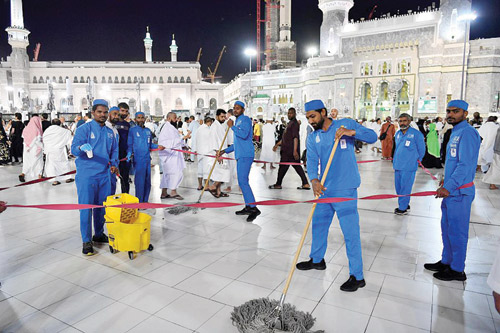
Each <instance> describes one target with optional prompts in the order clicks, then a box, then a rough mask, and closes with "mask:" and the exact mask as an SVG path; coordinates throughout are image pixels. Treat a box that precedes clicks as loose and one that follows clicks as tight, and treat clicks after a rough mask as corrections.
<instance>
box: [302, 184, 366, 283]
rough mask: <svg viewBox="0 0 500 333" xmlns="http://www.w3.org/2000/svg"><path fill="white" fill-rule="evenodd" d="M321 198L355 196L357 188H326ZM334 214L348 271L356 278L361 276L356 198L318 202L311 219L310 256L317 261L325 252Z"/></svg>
mask: <svg viewBox="0 0 500 333" xmlns="http://www.w3.org/2000/svg"><path fill="white" fill-rule="evenodd" d="M322 197H342V198H357V197H358V191H357V189H347V190H337V191H327V192H326V193H325V195H323V196H322ZM335 213H337V217H338V219H339V222H340V228H341V229H342V233H343V234H344V240H345V246H346V253H347V258H348V259H349V274H350V275H354V276H355V277H356V279H357V280H362V279H363V258H362V256H361V237H360V234H359V214H358V201H357V200H352V201H346V202H339V203H331V204H318V205H317V206H316V211H315V212H314V215H313V220H312V244H311V254H310V257H311V259H312V260H313V262H314V263H319V262H320V261H321V260H322V259H323V258H324V257H325V253H326V247H327V245H328V230H329V229H330V225H331V224H332V220H333V217H334V215H335Z"/></svg>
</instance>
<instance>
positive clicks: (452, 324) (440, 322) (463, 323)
mask: <svg viewBox="0 0 500 333" xmlns="http://www.w3.org/2000/svg"><path fill="white" fill-rule="evenodd" d="M432 332H436V333H447V332H460V333H462V332H463V333H465V332H467V333H494V332H495V326H494V324H493V319H492V318H491V317H490V318H488V317H483V316H478V315H474V314H472V313H467V312H462V311H458V310H453V309H449V308H443V307H440V306H433V309H432Z"/></svg>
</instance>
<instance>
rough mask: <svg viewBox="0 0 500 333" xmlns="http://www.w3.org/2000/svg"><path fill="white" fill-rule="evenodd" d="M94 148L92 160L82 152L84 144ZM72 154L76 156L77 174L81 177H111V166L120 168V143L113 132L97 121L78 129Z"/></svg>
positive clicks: (72, 145) (72, 146)
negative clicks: (81, 147)
mask: <svg viewBox="0 0 500 333" xmlns="http://www.w3.org/2000/svg"><path fill="white" fill-rule="evenodd" d="M86 143H88V144H90V145H91V146H92V154H93V157H92V158H88V157H87V153H86V152H84V151H82V150H80V146H82V145H84V144H86ZM71 153H72V154H73V155H75V156H76V161H75V163H76V172H77V176H81V177H86V178H87V177H89V178H90V177H102V176H109V172H110V171H109V166H110V164H111V166H115V167H118V142H117V140H116V138H115V135H114V133H113V131H112V130H111V129H110V128H109V127H107V126H106V125H104V126H101V125H100V124H99V123H98V122H96V121H95V120H92V121H91V122H88V123H85V124H83V125H82V126H80V127H78V128H77V129H76V131H75V136H74V138H73V142H72V144H71Z"/></svg>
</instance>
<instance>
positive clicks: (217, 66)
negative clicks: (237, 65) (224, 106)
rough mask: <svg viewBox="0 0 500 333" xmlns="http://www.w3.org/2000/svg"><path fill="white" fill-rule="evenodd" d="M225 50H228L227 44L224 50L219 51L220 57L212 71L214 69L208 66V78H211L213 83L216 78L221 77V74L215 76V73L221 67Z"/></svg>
mask: <svg viewBox="0 0 500 333" xmlns="http://www.w3.org/2000/svg"><path fill="white" fill-rule="evenodd" d="M224 52H226V46H225V45H224V46H223V47H222V50H221V51H220V53H219V59H217V63H216V64H215V68H214V70H213V71H212V69H211V68H210V67H208V68H207V69H208V74H207V79H209V80H210V81H211V82H212V83H215V79H218V78H220V76H215V74H216V73H217V70H218V69H219V65H220V61H221V59H222V55H223V54H224Z"/></svg>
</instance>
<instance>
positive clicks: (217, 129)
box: [207, 120, 231, 183]
mask: <svg viewBox="0 0 500 333" xmlns="http://www.w3.org/2000/svg"><path fill="white" fill-rule="evenodd" d="M226 132H227V124H225V123H224V124H221V123H220V122H219V121H218V120H215V121H214V123H213V124H212V126H210V141H209V142H210V150H211V151H210V154H211V155H215V153H216V151H217V150H219V149H220V147H221V145H222V149H225V148H227V138H226V141H224V143H223V142H222V141H223V140H224V136H225V135H226ZM214 162H215V159H213V158H208V159H207V163H208V165H209V167H210V168H212V167H213V165H214ZM209 170H210V169H209ZM230 177H231V173H230V171H229V163H228V161H227V160H222V163H215V167H214V171H213V172H212V176H211V177H210V179H212V180H213V181H214V182H223V183H227V182H228V181H229V180H230Z"/></svg>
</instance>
